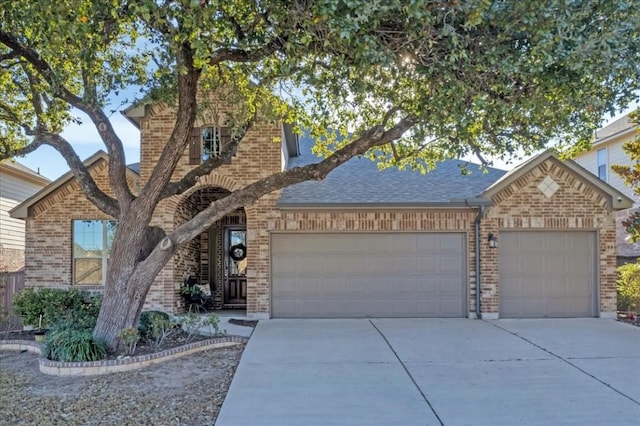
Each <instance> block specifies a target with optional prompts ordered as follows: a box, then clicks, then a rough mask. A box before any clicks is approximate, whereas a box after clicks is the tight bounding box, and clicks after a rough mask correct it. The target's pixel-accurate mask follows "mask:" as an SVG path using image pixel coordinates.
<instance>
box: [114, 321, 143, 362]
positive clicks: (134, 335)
mask: <svg viewBox="0 0 640 426" xmlns="http://www.w3.org/2000/svg"><path fill="white" fill-rule="evenodd" d="M118 340H119V342H120V344H121V345H122V346H123V349H124V352H125V355H133V354H134V353H135V351H136V345H137V344H138V340H140V333H139V332H138V330H137V329H135V328H133V327H130V328H123V329H122V330H120V333H118Z"/></svg>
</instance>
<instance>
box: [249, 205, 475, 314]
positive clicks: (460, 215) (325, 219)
mask: <svg viewBox="0 0 640 426" xmlns="http://www.w3.org/2000/svg"><path fill="white" fill-rule="evenodd" d="M476 215H477V211H476V210H472V209H451V210H443V209H431V210H428V209H419V210H418V209H416V210H375V211H369V210H341V211H340V210H324V211H317V210H316V211H306V210H280V211H277V212H276V214H275V215H274V217H273V218H272V219H271V220H269V221H268V229H269V231H270V232H298V233H299V232H363V233H364V232H367V233H371V232H374V233H375V232H447V231H451V232H464V233H466V241H467V253H468V256H467V259H466V265H467V271H468V272H467V274H468V282H469V285H468V287H467V288H468V292H467V295H468V312H474V311H475V255H474V251H473V247H474V244H475V239H474V232H473V230H474V220H475V217H476ZM268 261H269V239H268V238H267V239H263V240H261V246H260V258H259V262H260V267H261V268H265V269H266V272H267V273H268V266H269V264H268ZM267 277H268V275H267ZM261 278H262V276H261ZM255 284H256V285H257V286H258V289H256V290H257V291H258V292H259V293H260V294H261V295H263V296H264V295H266V296H267V297H263V298H261V299H260V300H261V303H260V304H258V305H257V306H256V308H257V311H256V312H264V313H268V312H270V303H271V301H270V298H269V294H270V293H269V289H270V281H269V280H268V279H267V280H260V281H257V282H255Z"/></svg>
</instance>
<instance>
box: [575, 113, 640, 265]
mask: <svg viewBox="0 0 640 426" xmlns="http://www.w3.org/2000/svg"><path fill="white" fill-rule="evenodd" d="M637 132H638V127H637V126H636V125H634V124H633V123H632V122H631V120H630V118H629V114H627V115H625V116H624V117H622V118H619V119H618V120H616V121H614V122H613V123H611V124H609V125H608V126H606V127H604V128H602V129H599V130H598V131H597V132H596V133H595V140H594V141H593V148H592V149H591V150H590V151H588V152H585V153H582V154H580V155H578V156H577V157H576V158H575V162H576V163H578V164H580V165H581V166H582V167H584V168H585V169H587V170H589V171H590V172H591V173H593V174H594V175H596V176H598V178H600V179H601V180H602V181H604V182H607V183H608V184H609V185H611V186H613V187H614V188H616V189H617V190H618V191H620V192H622V193H623V194H625V195H626V196H628V197H629V198H631V199H632V200H633V203H634V204H633V207H632V208H631V209H624V210H620V211H619V212H618V213H617V215H616V223H617V225H616V246H617V248H616V252H617V255H618V263H619V264H621V263H625V262H635V261H636V259H637V258H638V257H640V243H635V244H633V243H629V242H628V241H627V240H626V237H627V232H626V230H625V226H624V225H623V224H622V222H623V221H624V220H625V219H626V218H627V217H629V214H630V213H631V212H633V211H634V210H635V209H637V208H638V207H640V200H638V196H637V195H636V194H635V193H634V192H633V188H630V187H628V186H626V185H625V184H624V180H623V179H622V178H620V176H618V175H617V174H616V173H615V172H614V171H613V170H611V166H612V165H614V164H620V165H627V166H631V165H633V164H634V162H632V161H631V159H630V158H629V156H628V155H627V154H625V152H624V151H623V149H622V146H623V145H624V143H625V142H627V141H630V140H632V139H633V138H635V137H636V135H637Z"/></svg>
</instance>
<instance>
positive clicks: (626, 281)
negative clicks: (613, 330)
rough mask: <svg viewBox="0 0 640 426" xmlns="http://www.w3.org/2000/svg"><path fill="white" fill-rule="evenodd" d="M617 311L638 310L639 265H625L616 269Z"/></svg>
mask: <svg viewBox="0 0 640 426" xmlns="http://www.w3.org/2000/svg"><path fill="white" fill-rule="evenodd" d="M618 277H619V278H618V310H621V311H627V312H636V313H638V311H639V310H640V263H627V264H625V265H621V266H619V267H618Z"/></svg>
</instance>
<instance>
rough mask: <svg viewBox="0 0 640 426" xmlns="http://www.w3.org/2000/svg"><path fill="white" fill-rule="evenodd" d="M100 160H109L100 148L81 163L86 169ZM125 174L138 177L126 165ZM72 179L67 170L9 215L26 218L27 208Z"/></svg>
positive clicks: (70, 173) (71, 174)
mask: <svg viewBox="0 0 640 426" xmlns="http://www.w3.org/2000/svg"><path fill="white" fill-rule="evenodd" d="M100 161H105V162H107V163H108V161H109V156H108V155H107V153H106V152H104V151H102V150H100V151H97V152H96V153H95V154H93V155H92V156H90V157H89V158H87V159H86V160H85V161H84V162H83V164H84V166H85V167H86V168H87V169H89V168H91V167H92V166H95V165H96V164H98V163H99V162H100ZM127 175H129V177H130V178H132V179H133V180H134V181H138V179H139V176H138V173H137V172H136V171H135V170H134V169H132V168H130V167H127ZM74 179H75V176H74V174H73V172H72V171H68V172H67V173H65V174H64V175H62V176H60V177H59V178H58V179H56V180H54V181H53V182H51V183H50V184H49V185H47V186H45V187H44V188H42V189H41V190H40V191H38V192H36V193H35V194H33V195H32V196H31V197H29V198H27V199H26V200H24V201H23V202H22V203H20V204H18V205H17V206H16V207H14V208H13V209H11V210H10V211H9V215H10V216H11V217H13V218H16V219H26V218H27V217H28V215H29V209H30V208H31V207H32V206H34V205H36V204H37V203H39V202H41V201H43V200H45V199H46V198H47V197H49V196H50V195H52V194H54V193H55V192H56V191H58V190H59V189H61V188H62V187H64V186H65V185H67V184H69V183H70V182H72V181H73V180H74Z"/></svg>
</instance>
